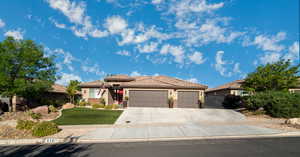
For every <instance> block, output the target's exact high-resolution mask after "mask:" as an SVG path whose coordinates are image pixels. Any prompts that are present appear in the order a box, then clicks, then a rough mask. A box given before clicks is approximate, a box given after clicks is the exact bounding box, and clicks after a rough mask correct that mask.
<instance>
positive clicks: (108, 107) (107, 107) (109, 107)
mask: <svg viewBox="0 0 300 157" xmlns="http://www.w3.org/2000/svg"><path fill="white" fill-rule="evenodd" d="M104 109H106V110H111V109H113V105H106V106H105V107H104Z"/></svg>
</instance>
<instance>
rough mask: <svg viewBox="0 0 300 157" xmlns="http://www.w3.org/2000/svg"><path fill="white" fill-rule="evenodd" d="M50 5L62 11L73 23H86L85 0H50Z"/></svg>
mask: <svg viewBox="0 0 300 157" xmlns="http://www.w3.org/2000/svg"><path fill="white" fill-rule="evenodd" d="M48 3H49V4H50V6H51V7H52V8H54V9H57V10H59V11H61V12H62V13H63V14H64V15H65V16H67V17H68V18H69V20H70V21H71V22H72V23H75V24H84V21H85V20H86V18H87V17H86V16H85V15H84V14H85V7H86V5H85V3H83V2H79V3H76V2H71V1H69V0H48Z"/></svg>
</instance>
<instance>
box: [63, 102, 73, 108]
mask: <svg viewBox="0 0 300 157" xmlns="http://www.w3.org/2000/svg"><path fill="white" fill-rule="evenodd" d="M74 107H75V105H74V104H71V103H66V104H64V105H63V107H62V108H63V109H70V108H74Z"/></svg>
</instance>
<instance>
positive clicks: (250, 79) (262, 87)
mask: <svg viewBox="0 0 300 157" xmlns="http://www.w3.org/2000/svg"><path fill="white" fill-rule="evenodd" d="M299 67H300V64H299V65H296V66H292V65H291V62H290V60H280V61H278V62H275V63H273V64H270V63H268V64H266V65H261V66H258V67H257V68H256V70H255V71H254V72H252V73H249V74H248V76H247V77H246V79H245V81H244V82H243V84H242V87H243V88H244V89H245V90H247V91H250V92H252V93H253V92H264V91H287V90H288V89H289V88H292V87H295V86H296V85H297V84H298V83H299V82H298V78H299V76H297V73H298V72H299Z"/></svg>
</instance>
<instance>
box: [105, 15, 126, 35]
mask: <svg viewBox="0 0 300 157" xmlns="http://www.w3.org/2000/svg"><path fill="white" fill-rule="evenodd" d="M104 26H105V27H106V28H107V29H108V31H109V32H110V33H111V34H116V33H121V32H123V31H125V30H126V28H127V22H126V21H125V20H124V19H123V18H122V17H120V16H111V17H109V18H107V19H106V23H105V25H104Z"/></svg>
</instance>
